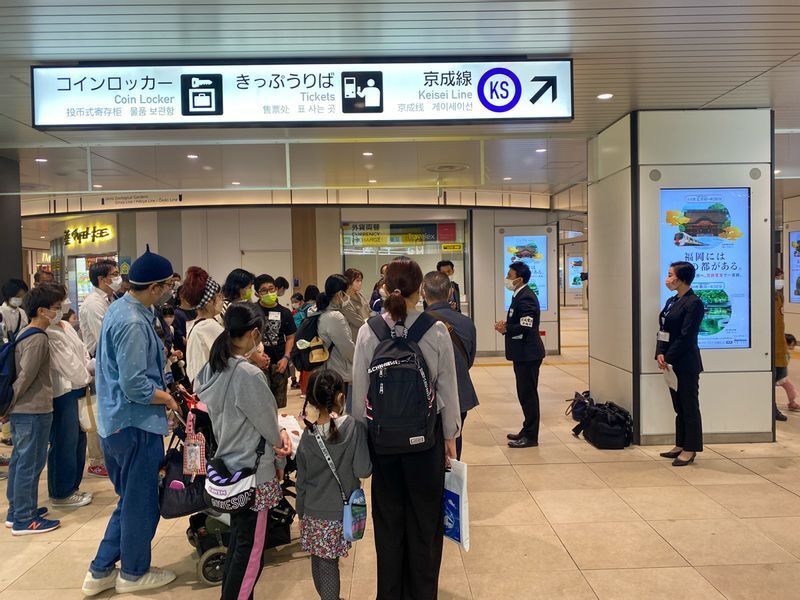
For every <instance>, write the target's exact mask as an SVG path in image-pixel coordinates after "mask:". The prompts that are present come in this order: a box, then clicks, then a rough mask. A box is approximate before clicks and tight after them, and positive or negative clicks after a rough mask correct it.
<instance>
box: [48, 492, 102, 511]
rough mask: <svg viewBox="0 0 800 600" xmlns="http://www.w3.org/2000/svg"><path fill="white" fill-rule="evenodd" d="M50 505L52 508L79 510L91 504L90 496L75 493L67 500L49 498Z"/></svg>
mask: <svg viewBox="0 0 800 600" xmlns="http://www.w3.org/2000/svg"><path fill="white" fill-rule="evenodd" d="M50 503H51V504H52V505H53V506H59V507H61V508H80V507H81V506H86V505H87V504H91V503H92V496H90V495H86V494H84V493H83V492H75V493H74V494H72V495H71V496H69V497H67V498H50Z"/></svg>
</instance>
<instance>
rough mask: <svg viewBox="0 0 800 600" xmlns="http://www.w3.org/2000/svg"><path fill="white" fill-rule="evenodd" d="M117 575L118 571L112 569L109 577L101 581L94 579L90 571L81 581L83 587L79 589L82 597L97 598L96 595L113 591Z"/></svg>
mask: <svg viewBox="0 0 800 600" xmlns="http://www.w3.org/2000/svg"><path fill="white" fill-rule="evenodd" d="M117 575H118V571H117V570H116V569H114V570H113V571H112V573H111V574H110V575H109V576H107V577H103V578H102V579H95V578H94V575H92V572H91V571H89V572H87V573H86V577H85V578H84V579H83V587H82V588H81V591H83V595H84V596H97V594H102V593H103V592H105V591H107V590H113V589H114V588H115V587H116V585H117Z"/></svg>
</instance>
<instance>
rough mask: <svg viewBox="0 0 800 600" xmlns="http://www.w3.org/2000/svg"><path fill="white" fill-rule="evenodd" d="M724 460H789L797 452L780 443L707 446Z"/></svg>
mask: <svg viewBox="0 0 800 600" xmlns="http://www.w3.org/2000/svg"><path fill="white" fill-rule="evenodd" d="M708 447H709V448H711V449H712V450H713V451H714V452H716V453H717V454H721V455H722V456H724V457H725V458H733V459H738V458H784V457H786V458H791V457H796V456H798V451H797V450H796V449H793V448H789V447H787V446H784V445H782V444H780V443H772V444H710V445H709V446H708Z"/></svg>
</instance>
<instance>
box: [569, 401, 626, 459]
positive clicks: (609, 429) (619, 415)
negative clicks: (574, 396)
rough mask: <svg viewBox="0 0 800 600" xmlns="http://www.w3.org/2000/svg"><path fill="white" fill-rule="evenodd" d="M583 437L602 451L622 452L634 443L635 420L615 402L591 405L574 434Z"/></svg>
mask: <svg viewBox="0 0 800 600" xmlns="http://www.w3.org/2000/svg"><path fill="white" fill-rule="evenodd" d="M581 432H583V437H584V438H585V439H586V441H587V442H589V443H590V444H592V445H593V446H594V447H595V448H599V449H601V450H622V449H623V448H627V447H628V446H630V445H631V443H632V442H633V418H631V413H629V412H628V411H627V410H625V409H624V408H622V407H621V406H619V405H618V404H614V403H613V402H604V403H603V404H594V405H589V406H588V407H587V409H586V416H585V417H584V418H583V419H582V420H581V422H580V423H578V424H577V425H576V426H575V427H574V428H573V429H572V433H573V434H575V436H576V437H577V436H579V435H580V433H581Z"/></svg>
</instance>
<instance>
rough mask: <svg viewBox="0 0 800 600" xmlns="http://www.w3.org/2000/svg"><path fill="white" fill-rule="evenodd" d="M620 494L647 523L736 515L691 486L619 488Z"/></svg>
mask: <svg viewBox="0 0 800 600" xmlns="http://www.w3.org/2000/svg"><path fill="white" fill-rule="evenodd" d="M617 493H618V494H619V495H620V496H622V498H623V499H624V500H625V502H627V503H628V504H629V505H630V506H631V507H632V508H633V509H634V510H635V511H636V512H637V513H639V514H640V515H641V516H642V518H643V519H645V520H646V521H654V520H658V521H661V520H667V519H720V518H729V517H732V516H733V515H732V514H731V513H730V512H729V511H728V510H727V509H726V508H725V507H724V506H722V505H721V504H718V503H717V502H715V501H714V500H712V499H711V498H709V497H708V496H706V495H705V494H703V493H702V492H700V491H699V490H697V489H696V488H694V487H691V486H672V487H647V488H644V487H643V488H639V487H632V488H619V489H617Z"/></svg>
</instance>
